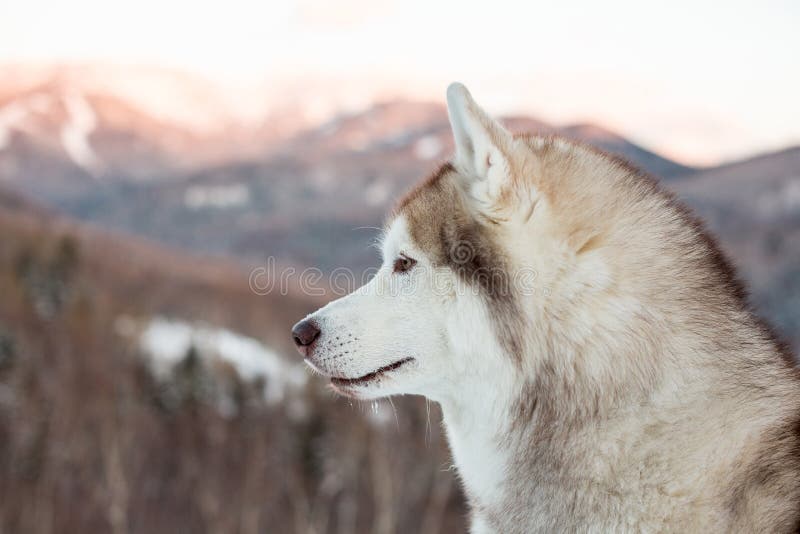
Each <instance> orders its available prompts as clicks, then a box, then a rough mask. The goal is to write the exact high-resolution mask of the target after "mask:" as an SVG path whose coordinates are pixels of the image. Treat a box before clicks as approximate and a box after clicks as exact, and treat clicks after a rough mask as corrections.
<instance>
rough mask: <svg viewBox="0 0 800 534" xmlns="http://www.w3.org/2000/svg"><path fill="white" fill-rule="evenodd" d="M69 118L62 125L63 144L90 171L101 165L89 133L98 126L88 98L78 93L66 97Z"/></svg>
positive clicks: (68, 153)
mask: <svg viewBox="0 0 800 534" xmlns="http://www.w3.org/2000/svg"><path fill="white" fill-rule="evenodd" d="M64 105H65V106H66V108H67V114H68V115H69V120H67V122H66V123H65V124H64V125H63V126H62V127H61V144H62V145H63V146H64V150H65V151H66V152H67V155H68V156H69V157H70V159H72V161H74V162H75V163H76V164H78V165H79V166H81V167H83V168H84V169H87V170H89V171H95V170H97V168H98V167H99V164H100V160H99V159H98V158H97V154H95V152H94V150H92V146H91V144H90V143H89V135H90V134H91V133H92V132H93V131H94V129H95V128H96V127H97V117H96V116H95V114H94V111H92V108H91V106H89V103H88V102H87V101H86V99H85V98H84V97H83V96H81V95H78V94H71V95H68V96H66V97H64Z"/></svg>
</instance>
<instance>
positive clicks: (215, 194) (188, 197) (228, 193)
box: [183, 184, 250, 210]
mask: <svg viewBox="0 0 800 534" xmlns="http://www.w3.org/2000/svg"><path fill="white" fill-rule="evenodd" d="M248 202H250V188H249V187H247V186H246V185H244V184H232V185H209V186H204V185H193V186H190V187H188V188H187V189H186V192H185V193H184V195H183V203H184V205H185V206H186V207H187V208H189V209H193V210H199V209H203V208H217V209H225V208H234V207H237V206H243V205H245V204H247V203H248Z"/></svg>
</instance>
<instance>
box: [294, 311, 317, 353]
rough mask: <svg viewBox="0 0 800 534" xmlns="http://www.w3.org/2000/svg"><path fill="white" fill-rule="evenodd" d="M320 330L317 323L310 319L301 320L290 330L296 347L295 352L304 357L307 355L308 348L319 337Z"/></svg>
mask: <svg viewBox="0 0 800 534" xmlns="http://www.w3.org/2000/svg"><path fill="white" fill-rule="evenodd" d="M319 334H320V329H319V326H318V325H317V323H316V322H315V321H313V320H311V319H303V320H302V321H300V322H299V323H297V324H296V325H294V328H292V339H294V344H295V345H297V350H299V351H300V353H301V354H302V355H304V356H306V355H307V353H308V347H309V346H310V345H311V344H312V343H314V341H315V340H316V339H317V338H318V337H319Z"/></svg>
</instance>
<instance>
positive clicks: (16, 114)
mask: <svg viewBox="0 0 800 534" xmlns="http://www.w3.org/2000/svg"><path fill="white" fill-rule="evenodd" d="M27 115H28V110H27V108H26V107H25V106H24V105H22V104H21V103H20V102H12V103H10V104H8V105H6V106H5V107H3V108H0V150H3V149H4V148H5V147H6V146H8V143H9V142H10V141H11V129H12V128H14V127H17V126H18V125H19V123H20V122H21V121H22V119H24V118H25V117H26V116H27Z"/></svg>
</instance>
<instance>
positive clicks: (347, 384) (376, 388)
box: [325, 358, 415, 400]
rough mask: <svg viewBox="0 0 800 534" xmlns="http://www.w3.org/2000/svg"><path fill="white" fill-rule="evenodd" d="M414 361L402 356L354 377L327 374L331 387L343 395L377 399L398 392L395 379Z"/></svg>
mask: <svg viewBox="0 0 800 534" xmlns="http://www.w3.org/2000/svg"><path fill="white" fill-rule="evenodd" d="M414 361H415V360H414V358H403V359H400V360H397V361H395V362H393V363H390V364H388V365H385V366H383V367H381V368H379V369H376V370H374V371H370V372H367V373H365V374H363V375H360V376H354V377H344V376H330V375H329V376H330V381H331V382H330V384H331V389H333V390H334V391H335V392H336V393H338V394H340V395H344V396H345V397H350V398H354V399H362V400H366V399H379V398H381V397H387V396H389V395H393V394H397V393H400V392H401V388H400V387H399V386H400V384H399V383H398V380H397V379H398V378H400V376H402V375H403V374H404V373H405V371H407V370H408V367H410V366H411V365H413V362H414ZM325 374H327V373H325Z"/></svg>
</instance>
